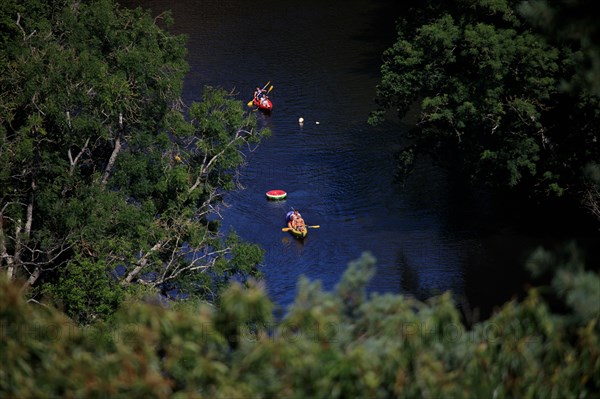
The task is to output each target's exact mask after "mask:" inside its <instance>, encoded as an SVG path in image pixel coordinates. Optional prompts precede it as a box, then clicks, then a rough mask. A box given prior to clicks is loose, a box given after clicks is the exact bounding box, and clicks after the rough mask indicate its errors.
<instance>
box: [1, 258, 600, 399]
mask: <svg viewBox="0 0 600 399" xmlns="http://www.w3.org/2000/svg"><path fill="white" fill-rule="evenodd" d="M582 262H585V258H584V257H582V254H581V253H580V252H578V251H577V250H576V249H575V248H574V247H573V246H567V247H565V249H564V250H563V251H559V252H558V253H556V252H552V251H547V250H539V251H538V252H537V253H536V254H534V256H533V257H532V258H531V261H530V264H531V268H532V270H535V271H536V273H537V275H538V276H541V275H542V274H543V273H544V271H546V272H550V274H551V276H553V277H551V279H550V280H549V281H550V283H549V285H543V286H540V287H539V288H531V289H530V290H529V292H528V295H527V296H526V297H525V298H524V299H523V300H522V301H516V300H515V301H510V302H508V303H506V304H504V305H503V306H502V307H501V308H500V309H499V311H498V312H497V313H496V314H494V315H493V316H492V317H491V318H490V319H488V320H485V321H480V322H478V323H476V324H474V325H473V326H472V328H470V329H467V328H466V327H465V326H464V325H463V324H462V322H461V317H460V314H459V311H458V310H457V308H456V305H455V304H454V303H453V301H452V296H451V295H450V294H449V293H446V294H443V295H441V296H439V297H435V298H431V299H430V300H428V302H427V303H424V302H420V301H417V300H414V299H411V298H407V297H404V296H402V295H394V294H384V295H377V294H372V295H367V293H366V285H367V284H368V282H369V279H370V277H371V276H372V275H373V272H374V270H375V269H374V267H375V260H374V259H373V257H371V256H370V255H368V254H364V255H363V256H362V257H361V259H359V260H357V261H355V262H352V263H351V264H350V265H349V267H348V269H347V271H346V273H345V274H344V276H343V277H342V279H341V281H340V283H339V284H338V285H337V287H336V288H335V290H334V291H332V292H325V291H323V290H322V288H321V286H320V284H319V282H310V281H308V280H306V279H302V280H301V281H300V283H299V286H298V293H297V295H296V299H295V302H294V303H293V305H292V306H291V307H290V308H289V310H288V312H287V314H286V315H285V316H284V318H283V319H282V320H280V321H277V322H275V321H273V319H272V313H271V311H272V303H271V302H270V301H269V299H268V298H267V297H266V295H265V292H264V289H263V288H262V287H261V285H260V284H256V283H250V284H248V285H247V286H246V287H242V286H241V285H240V284H237V283H236V284H232V285H231V286H230V287H229V288H228V289H227V290H226V291H225V292H224V293H223V295H222V296H221V300H220V301H219V303H218V305H216V306H212V305H208V304H206V303H204V304H201V305H199V306H198V307H191V308H184V309H181V310H178V311H175V310H171V309H165V308H164V307H160V306H154V305H149V304H147V303H142V302H139V301H138V302H134V303H131V304H130V305H129V306H126V307H122V308H121V310H120V311H119V312H118V313H117V315H116V316H115V323H114V324H113V325H112V326H111V328H105V327H103V326H102V325H95V326H93V327H88V328H81V327H74V326H73V323H72V322H71V321H69V320H68V319H66V318H65V317H64V315H62V314H61V313H60V312H57V311H55V310H53V309H49V308H45V307H42V306H39V305H35V304H27V303H26V302H25V301H24V300H23V296H22V295H21V293H20V291H19V287H18V286H16V285H15V284H11V283H10V282H8V281H7V280H6V279H5V278H1V279H0V326H2V327H3V334H2V335H0V356H1V357H2V359H3V363H2V368H0V395H2V396H3V397H19V398H34V397H35V398H38V397H48V398H53V397H78V396H84V397H106V396H110V397H111V398H138V397H139V398H148V397H156V398H171V397H193V398H237V397H240V398H271V397H278V398H279V397H298V398H300V397H302V398H306V397H311V398H349V397H353V398H390V397H397V398H423V397H431V398H442V397H443V398H482V397H486V398H487V397H494V396H496V397H500V398H502V397H505V398H538V397H542V398H552V397H556V398H592V397H595V396H594V395H596V393H597V392H598V390H599V389H600V351H599V350H598V348H600V345H599V344H600V300H595V301H594V300H591V299H592V298H594V296H590V295H595V298H596V299H598V295H600V292H599V287H600V276H599V275H598V273H596V272H590V271H586V270H585V267H584V263H582ZM550 303H552V305H550Z"/></svg>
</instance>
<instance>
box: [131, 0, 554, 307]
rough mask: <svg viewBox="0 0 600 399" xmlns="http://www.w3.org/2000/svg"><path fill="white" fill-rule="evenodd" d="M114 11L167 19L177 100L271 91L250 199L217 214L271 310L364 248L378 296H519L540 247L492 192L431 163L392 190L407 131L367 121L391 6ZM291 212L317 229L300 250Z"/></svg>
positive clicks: (207, 5) (297, 4)
mask: <svg viewBox="0 0 600 399" xmlns="http://www.w3.org/2000/svg"><path fill="white" fill-rule="evenodd" d="M122 3H123V4H125V5H127V6H131V5H141V6H143V7H144V8H151V9H152V10H153V12H154V13H158V12H160V11H163V10H167V9H170V10H172V11H173V15H174V18H175V21H176V23H175V25H174V26H173V27H172V28H170V30H171V31H172V32H173V33H183V34H186V35H187V36H188V37H189V40H188V50H189V55H188V62H189V64H190V67H191V71H190V72H189V74H188V75H187V77H186V81H185V88H184V99H185V100H186V102H191V101H193V100H200V98H201V94H202V88H203V87H204V86H205V85H212V86H221V87H224V88H226V89H235V90H236V91H237V92H239V98H240V100H242V101H243V102H244V103H246V102H248V101H249V100H250V99H251V98H252V92H253V90H254V88H255V87H256V86H257V85H260V86H262V85H264V84H265V83H266V82H267V81H270V82H271V84H272V85H273V86H274V88H273V91H272V92H271V93H270V97H271V99H272V100H273V103H274V110H273V113H272V114H271V115H270V116H265V115H262V114H259V115H258V116H259V118H260V123H261V124H262V125H264V126H268V127H269V128H271V130H272V132H273V135H272V136H271V137H270V138H269V139H267V140H265V141H264V142H263V143H262V144H261V145H260V147H259V148H258V149H256V150H255V151H253V152H250V151H248V152H247V162H248V165H247V167H246V168H245V169H244V170H243V171H242V176H241V183H242V184H243V186H244V187H245V189H243V190H241V191H238V192H235V193H231V194H228V195H227V196H226V202H227V204H228V205H229V207H228V208H227V209H225V210H224V212H223V213H222V214H223V217H224V219H223V230H224V231H226V230H228V229H229V227H233V228H234V229H235V230H236V231H237V232H238V234H239V235H240V236H242V237H243V238H244V239H246V240H248V241H252V242H255V243H258V244H260V246H261V247H263V248H264V249H265V250H266V256H265V262H264V266H263V268H262V271H263V272H264V275H265V280H266V285H267V289H268V291H269V294H270V296H271V298H272V299H273V300H274V301H275V302H276V303H277V304H278V305H280V306H282V307H285V306H287V305H288V304H289V303H291V301H293V298H294V296H295V289H296V283H297V280H298V278H299V277H300V276H301V275H305V276H307V277H309V278H310V279H311V280H315V279H319V280H321V281H322V283H323V286H324V287H325V288H327V289H330V288H333V286H334V285H335V284H336V283H337V282H338V281H339V278H340V276H341V274H342V273H343V272H344V270H345V269H346V267H347V264H348V262H349V261H352V260H354V259H356V258H358V257H359V256H360V254H361V253H362V252H363V251H370V252H371V253H372V254H373V255H374V256H375V257H376V259H377V265H378V267H377V273H376V276H375V277H374V279H373V281H372V284H371V286H370V289H371V290H372V291H376V292H382V293H383V292H392V293H404V294H406V295H414V296H417V297H418V298H422V299H423V298H427V297H428V296H431V295H433V294H435V293H439V292H442V291H446V290H452V291H453V292H454V294H455V295H456V297H457V298H460V299H461V300H463V301H465V302H468V307H470V308H482V309H485V308H486V307H487V308H489V307H491V306H492V305H494V304H498V303H501V302H502V301H503V300H505V299H507V298H508V297H509V296H510V295H511V294H512V293H514V292H516V291H517V290H518V289H519V287H520V286H521V284H522V281H523V277H522V274H521V273H519V272H517V270H519V267H520V265H519V262H521V261H522V258H523V256H524V253H526V251H527V249H528V248H530V245H535V244H537V243H539V242H540V241H541V240H543V239H544V237H540V236H538V235H537V233H532V232H526V233H521V234H518V232H517V233H515V229H514V227H513V226H512V225H511V224H510V222H508V223H507V222H505V221H503V220H502V217H501V216H500V217H499V216H498V214H497V205H496V201H494V200H493V198H491V197H490V196H489V194H484V193H477V192H472V191H471V190H468V189H466V188H464V187H462V186H460V185H458V184H456V183H453V182H452V181H451V180H452V179H451V178H450V177H449V176H448V174H447V173H446V172H445V171H443V170H441V169H439V168H436V167H435V166H433V165H432V164H431V163H430V162H427V161H423V162H421V163H420V164H419V165H418V167H417V169H416V171H415V172H414V174H413V175H412V176H411V178H410V179H409V180H408V181H407V182H406V184H405V185H404V186H403V187H402V186H400V185H398V184H396V183H394V181H393V171H394V167H395V164H394V153H395V151H396V150H397V149H398V148H399V147H400V145H401V144H402V141H401V140H402V138H401V137H402V133H403V132H404V131H405V129H406V126H405V125H403V124H402V123H400V122H392V121H390V122H387V123H386V124H384V125H383V126H380V127H377V128H373V127H370V126H368V125H367V124H366V119H367V116H368V113H369V111H370V110H372V109H373V108H374V103H373V97H374V93H375V85H376V84H377V79H378V74H379V66H380V64H381V53H382V52H383V50H384V49H385V48H387V47H389V46H390V45H391V44H392V43H393V39H394V30H393V24H394V19H395V17H396V16H397V15H399V13H400V12H401V9H400V8H394V7H392V6H391V4H393V3H395V2H386V1H366V0H360V1H346V2H343V3H342V2H323V1H320V2H318V1H312V0H307V1H306V0H305V1H273V0H268V1H262V2H249V1H242V0H230V1H216V0H211V1H202V2H199V1H198V2H197V1H178V2H172V1H166V0H161V1H139V2H122ZM300 117H303V118H304V120H305V122H304V124H303V125H302V126H301V125H299V123H298V119H299V118H300ZM271 189H283V190H285V191H287V193H288V198H287V200H285V201H280V202H272V201H267V200H266V197H265V192H266V191H268V190H271ZM292 208H294V209H298V210H300V212H301V213H302V215H303V217H304V219H305V221H306V222H307V224H309V225H320V226H321V227H320V228H319V229H311V230H310V232H309V234H308V236H307V238H306V239H304V240H303V241H299V240H297V239H294V238H292V237H291V235H289V233H285V232H282V231H281V228H282V227H283V226H284V215H285V213H286V212H287V211H289V210H290V209H292Z"/></svg>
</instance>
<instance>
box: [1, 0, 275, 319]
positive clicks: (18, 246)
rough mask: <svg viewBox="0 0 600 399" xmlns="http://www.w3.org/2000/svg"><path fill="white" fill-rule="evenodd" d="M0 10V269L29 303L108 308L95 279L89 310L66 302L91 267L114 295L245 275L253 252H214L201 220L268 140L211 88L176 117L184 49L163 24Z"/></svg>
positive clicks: (38, 7) (218, 248) (90, 11)
mask: <svg viewBox="0 0 600 399" xmlns="http://www.w3.org/2000/svg"><path fill="white" fill-rule="evenodd" d="M6 4H8V5H6ZM15 10H16V12H15ZM0 11H1V14H0V24H2V26H3V27H6V28H7V29H6V30H3V31H2V33H1V34H0V40H1V41H3V42H6V43H10V45H9V46H7V51H6V52H3V53H2V58H0V63H1V65H2V71H3V73H2V75H0V111H1V112H0V141H1V143H2V145H1V146H0V171H1V172H0V220H1V221H2V223H1V224H0V254H1V258H0V259H1V261H0V269H2V271H3V272H4V271H6V273H8V274H9V277H10V278H19V279H24V280H26V286H32V287H33V288H34V289H33V290H32V291H31V293H32V294H33V295H37V294H40V292H41V291H39V290H36V288H38V287H40V286H41V285H42V284H46V287H47V288H46V290H45V292H46V293H52V294H53V297H54V298H55V299H56V300H57V301H60V302H61V303H62V306H64V308H65V310H66V311H67V313H68V314H69V315H70V316H73V317H74V318H75V319H77V320H79V321H82V322H88V321H89V320H90V318H93V317H104V316H107V315H108V314H109V313H110V312H109V311H108V309H107V308H113V310H114V306H115V301H116V300H117V298H119V297H120V294H119V290H115V296H114V297H111V296H109V295H105V292H106V290H109V289H111V287H112V285H113V282H112V281H109V280H106V279H101V278H99V279H98V280H97V282H96V283H97V284H98V285H102V284H104V285H105V287H104V289H102V288H100V287H99V286H98V287H97V288H98V294H97V295H96V296H87V297H84V296H83V292H81V293H75V292H73V294H72V295H71V294H69V293H68V291H69V288H68V287H71V288H73V287H74V286H75V285H77V284H79V283H80V282H81V276H82V275H86V273H89V274H90V275H97V273H99V271H100V269H102V270H115V269H116V268H119V270H120V272H119V273H118V274H117V275H116V278H117V279H118V284H119V285H120V286H121V287H123V289H128V288H130V287H131V285H132V284H134V283H136V282H137V283H143V284H146V285H150V286H153V287H156V288H159V289H161V290H162V291H163V293H166V292H167V291H172V290H179V291H185V290H188V291H189V292H188V294H193V295H198V296H200V297H201V298H209V297H214V296H215V295H216V294H218V288H219V287H220V286H221V285H223V282H225V281H227V280H228V279H229V278H231V277H232V276H238V277H241V278H242V279H244V278H246V277H249V276H255V275H257V274H258V270H257V268H258V265H259V264H260V262H261V260H262V253H261V252H260V251H259V250H258V249H257V248H256V247H254V246H252V245H249V244H246V243H242V242H239V241H235V242H233V241H232V242H231V243H229V244H228V243H226V242H225V239H224V237H223V236H222V235H221V234H220V233H219V231H218V225H217V223H216V222H209V220H210V219H212V218H214V217H213V215H214V211H215V210H216V213H217V214H218V209H219V204H220V203H221V198H222V194H223V192H225V191H227V190H232V189H235V188H236V185H235V179H234V177H235V175H236V170H237V169H238V168H239V167H241V166H242V165H243V163H244V156H243V154H242V150H243V149H244V148H245V146H246V145H247V144H248V143H254V144H255V143H258V142H259V141H260V139H261V138H262V137H263V136H264V134H266V133H268V131H267V130H265V131H261V132H259V131H258V130H257V128H256V118H255V116H254V115H252V114H251V113H249V112H247V111H246V110H245V108H244V107H243V104H242V102H241V101H239V100H236V99H235V98H234V97H233V96H232V95H231V94H230V93H228V92H226V91H225V90H223V89H220V88H212V87H208V88H206V90H205V91H204V93H203V100H202V102H200V103H197V104H191V105H190V106H189V108H186V106H185V104H183V103H182V102H181V99H180V97H179V96H180V93H181V89H182V85H183V77H184V75H185V73H186V71H187V70H188V66H187V64H186V62H185V55H186V48H185V38H184V37H182V36H174V35H172V34H170V33H168V32H166V31H165V30H163V29H161V28H160V27H159V26H158V25H157V19H161V18H163V19H165V20H169V19H170V16H169V15H168V14H162V15H160V16H159V17H158V18H157V19H155V18H153V17H152V16H151V14H150V12H149V11H143V10H141V9H135V10H130V9H125V8H121V7H119V6H118V5H117V4H116V2H114V1H112V0H98V1H92V2H77V1H64V2H50V4H47V2H42V1H40V0H27V1H25V2H21V3H19V4H18V5H17V4H16V3H15V2H13V1H9V2H8V3H3V5H2V6H1V8H0ZM17 13H18V14H17ZM167 22H168V21H167ZM211 213H212V214H211ZM241 257H246V259H245V260H241V259H240V258H241ZM88 269H89V270H88ZM54 284H57V285H56V287H53V285H54ZM73 289H74V288H73ZM117 294H118V295H117ZM38 299H39V298H38ZM70 301H73V303H69V302H70ZM84 303H85V306H84ZM84 308H85V309H84ZM99 309H102V310H99Z"/></svg>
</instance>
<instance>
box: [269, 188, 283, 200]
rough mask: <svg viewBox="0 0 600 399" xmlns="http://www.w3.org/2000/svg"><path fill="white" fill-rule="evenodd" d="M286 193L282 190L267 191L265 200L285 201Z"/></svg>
mask: <svg viewBox="0 0 600 399" xmlns="http://www.w3.org/2000/svg"><path fill="white" fill-rule="evenodd" d="M286 196H287V193H286V192H285V191H283V190H270V191H267V198H268V199H270V200H282V199H285V197H286Z"/></svg>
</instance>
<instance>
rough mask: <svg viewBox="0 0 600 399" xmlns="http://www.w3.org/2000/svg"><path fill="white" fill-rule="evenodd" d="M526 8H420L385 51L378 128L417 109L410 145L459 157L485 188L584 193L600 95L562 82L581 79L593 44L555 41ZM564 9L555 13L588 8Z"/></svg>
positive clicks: (595, 145) (485, 4)
mask: <svg viewBox="0 0 600 399" xmlns="http://www.w3.org/2000/svg"><path fill="white" fill-rule="evenodd" d="M521 3H522V2H520V1H510V0H498V1H482V0H468V1H467V0H465V1H463V0H455V1H450V2H429V1H428V2H418V4H417V5H416V6H415V7H414V8H412V9H410V10H408V11H407V12H406V13H405V14H404V15H405V16H403V17H401V18H400V19H399V21H398V24H397V26H398V37H397V41H396V43H395V44H394V45H393V46H392V47H390V48H389V49H387V50H386V51H385V52H384V62H383V65H382V67H381V75H382V77H381V82H380V83H379V85H378V86H377V103H378V106H379V108H378V109H377V110H376V111H374V112H373V114H372V115H371V117H370V122H371V123H378V122H380V121H381V120H382V118H384V117H385V114H386V111H387V110H397V111H398V115H399V116H400V117H403V116H405V115H406V113H407V112H408V111H409V109H410V107H411V106H412V105H413V104H417V105H419V107H420V120H419V121H418V123H417V125H416V126H415V128H414V129H413V130H412V131H411V133H410V138H411V139H412V140H411V141H412V142H411V145H414V148H415V149H416V151H417V152H418V153H431V154H433V155H435V158H436V159H438V160H441V161H445V162H447V163H452V164H456V159H457V158H459V159H460V160H461V163H460V164H461V165H462V166H463V167H464V169H465V174H466V175H468V176H472V177H473V178H474V179H475V180H476V181H478V182H485V183H486V184H490V185H494V186H500V187H528V188H529V190H530V191H531V192H530V194H534V195H542V196H545V195H563V194H564V193H569V194H571V195H576V196H580V195H581V190H582V189H583V187H584V186H585V182H584V181H583V179H582V171H583V169H584V168H585V166H586V165H587V164H588V163H590V162H595V160H597V159H598V158H599V156H600V144H599V143H600V137H599V136H600V133H599V131H598V128H597V126H599V122H600V120H599V117H600V114H599V113H598V109H599V107H598V100H599V98H598V97H597V96H593V95H590V90H587V89H585V86H578V87H579V90H577V91H576V90H571V91H564V90H562V87H563V84H562V82H565V81H573V80H575V79H578V78H577V76H576V75H577V73H579V72H578V71H579V70H580V69H579V65H580V64H581V63H580V61H581V58H582V57H581V52H580V50H581V49H582V48H583V49H584V51H585V49H587V50H588V51H589V50H591V48H592V47H591V46H586V45H584V44H583V39H582V43H580V46H578V43H577V42H573V41H550V40H548V37H547V35H542V34H540V33H539V32H538V31H536V30H535V29H533V28H532V26H531V25H530V24H529V20H528V19H526V18H525V17H523V16H522V15H521V14H520V12H519V10H521V11H522V10H523V7H521V6H520V4H521ZM558 3H559V5H560V6H559V5H557V6H556V7H554V8H552V10H553V11H557V10H560V9H562V8H569V7H570V6H571V5H572V3H573V4H579V3H585V2H558ZM567 3H568V4H567ZM540 4H545V2H541V1H538V2H528V3H527V6H524V7H531V8H533V7H534V6H535V7H538V6H539V7H541V5H540ZM573 8H577V7H576V6H573ZM530 11H531V10H530ZM531 14H532V13H531V12H528V15H531ZM553 15H555V18H554V19H553V21H556V22H557V21H558V17H557V15H558V14H553ZM573 15H574V14H573ZM557 23H558V22H557ZM588 33H590V32H589V31H588ZM584 36H585V37H587V38H589V39H590V40H591V39H592V37H594V36H593V35H591V33H590V34H589V35H588V34H585V35H584ZM586 54H588V56H590V57H591V56H592V54H591V53H589V52H588V53H586ZM593 54H595V55H593V56H594V57H596V58H597V52H594V53H593ZM579 80H581V78H579Z"/></svg>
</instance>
